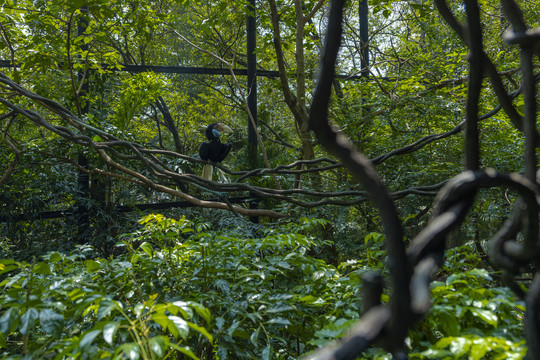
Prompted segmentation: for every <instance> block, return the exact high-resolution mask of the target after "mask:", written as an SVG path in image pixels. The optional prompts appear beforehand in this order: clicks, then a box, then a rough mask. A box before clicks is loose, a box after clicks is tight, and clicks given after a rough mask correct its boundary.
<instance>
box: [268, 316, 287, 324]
mask: <svg viewBox="0 0 540 360" xmlns="http://www.w3.org/2000/svg"><path fill="white" fill-rule="evenodd" d="M267 324H279V325H291V322H290V321H289V319H285V318H282V317H275V318H272V319H270V320H268V322H267Z"/></svg>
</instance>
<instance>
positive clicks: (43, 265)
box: [34, 262, 52, 275]
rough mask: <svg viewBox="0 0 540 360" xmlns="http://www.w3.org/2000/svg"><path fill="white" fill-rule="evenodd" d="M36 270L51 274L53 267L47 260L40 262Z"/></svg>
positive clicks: (38, 272) (41, 273) (39, 272)
mask: <svg viewBox="0 0 540 360" xmlns="http://www.w3.org/2000/svg"><path fill="white" fill-rule="evenodd" d="M34 272H35V273H36V274H40V275H51V274H52V272H51V267H50V266H49V264H47V263H46V262H38V263H37V264H36V265H35V266H34Z"/></svg>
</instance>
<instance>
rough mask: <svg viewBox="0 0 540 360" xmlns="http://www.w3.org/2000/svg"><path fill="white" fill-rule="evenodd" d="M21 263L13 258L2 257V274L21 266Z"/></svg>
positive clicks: (0, 266) (0, 263)
mask: <svg viewBox="0 0 540 360" xmlns="http://www.w3.org/2000/svg"><path fill="white" fill-rule="evenodd" d="M19 266H20V265H19V263H18V262H16V261H15V260H12V259H0V275H1V274H4V273H6V272H8V271H11V270H14V269H17V268H19Z"/></svg>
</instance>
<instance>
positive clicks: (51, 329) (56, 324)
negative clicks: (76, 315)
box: [39, 309, 64, 336]
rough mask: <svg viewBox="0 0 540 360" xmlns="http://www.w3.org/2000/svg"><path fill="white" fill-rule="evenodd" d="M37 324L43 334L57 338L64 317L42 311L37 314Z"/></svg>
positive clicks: (48, 311) (45, 310)
mask: <svg viewBox="0 0 540 360" xmlns="http://www.w3.org/2000/svg"><path fill="white" fill-rule="evenodd" d="M39 324H40V325H41V327H42V328H43V330H44V331H45V332H47V333H49V334H51V335H53V336H59V335H60V334H61V333H62V330H63V329H64V317H63V316H62V315H61V314H58V313H56V312H54V311H53V310H51V309H43V310H41V311H40V312H39Z"/></svg>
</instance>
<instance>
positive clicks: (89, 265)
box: [84, 259, 101, 273]
mask: <svg viewBox="0 0 540 360" xmlns="http://www.w3.org/2000/svg"><path fill="white" fill-rule="evenodd" d="M84 265H85V266H86V270H88V272H90V273H92V272H95V271H97V270H99V268H100V266H101V264H100V263H98V262H97V261H94V260H90V259H88V260H84Z"/></svg>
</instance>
